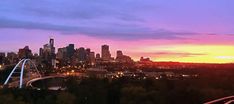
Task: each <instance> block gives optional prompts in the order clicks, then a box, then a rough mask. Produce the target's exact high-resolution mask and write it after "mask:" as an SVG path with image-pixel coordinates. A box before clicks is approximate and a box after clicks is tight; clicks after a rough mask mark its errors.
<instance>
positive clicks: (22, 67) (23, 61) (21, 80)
mask: <svg viewBox="0 0 234 104" xmlns="http://www.w3.org/2000/svg"><path fill="white" fill-rule="evenodd" d="M26 63H28V64H31V65H32V66H33V67H34V68H35V71H36V73H37V74H38V76H39V77H41V74H40V73H39V71H38V69H37V67H36V65H35V64H34V63H33V62H32V61H31V60H30V59H22V60H20V61H19V62H18V63H17V64H16V65H15V67H14V68H13V70H12V71H11V73H10V74H9V76H8V77H7V79H6V81H5V82H4V85H7V84H8V82H9V80H10V78H11V77H12V75H13V73H15V71H16V69H17V68H18V67H19V66H20V65H21V64H22V65H21V70H20V81H19V88H22V86H23V75H24V70H25V69H24V68H25V65H26Z"/></svg>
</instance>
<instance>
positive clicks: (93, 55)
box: [89, 52, 95, 65]
mask: <svg viewBox="0 0 234 104" xmlns="http://www.w3.org/2000/svg"><path fill="white" fill-rule="evenodd" d="M89 58H90V63H91V64H92V65H94V64H95V52H90V54H89Z"/></svg>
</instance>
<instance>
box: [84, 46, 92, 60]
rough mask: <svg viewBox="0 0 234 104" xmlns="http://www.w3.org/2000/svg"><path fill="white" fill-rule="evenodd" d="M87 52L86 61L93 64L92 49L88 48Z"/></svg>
mask: <svg viewBox="0 0 234 104" xmlns="http://www.w3.org/2000/svg"><path fill="white" fill-rule="evenodd" d="M85 51H86V61H87V62H88V63H90V62H91V58H90V53H91V50H90V48H87V49H86V50H85Z"/></svg>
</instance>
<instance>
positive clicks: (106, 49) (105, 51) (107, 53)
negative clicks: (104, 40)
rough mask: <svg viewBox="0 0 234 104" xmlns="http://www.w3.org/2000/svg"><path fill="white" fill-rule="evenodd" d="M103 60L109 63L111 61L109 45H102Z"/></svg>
mask: <svg viewBox="0 0 234 104" xmlns="http://www.w3.org/2000/svg"><path fill="white" fill-rule="evenodd" d="M102 59H103V60H106V61H109V60H110V59H111V54H110V50H109V46H108V45H102Z"/></svg>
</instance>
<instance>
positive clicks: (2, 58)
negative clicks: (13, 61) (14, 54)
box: [0, 52, 6, 65]
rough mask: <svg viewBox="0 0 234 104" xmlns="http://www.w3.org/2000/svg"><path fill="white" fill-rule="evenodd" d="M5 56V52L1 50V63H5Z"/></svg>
mask: <svg viewBox="0 0 234 104" xmlns="http://www.w3.org/2000/svg"><path fill="white" fill-rule="evenodd" d="M5 57H6V55H5V52H0V65H1V64H3V63H4V58H5Z"/></svg>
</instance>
